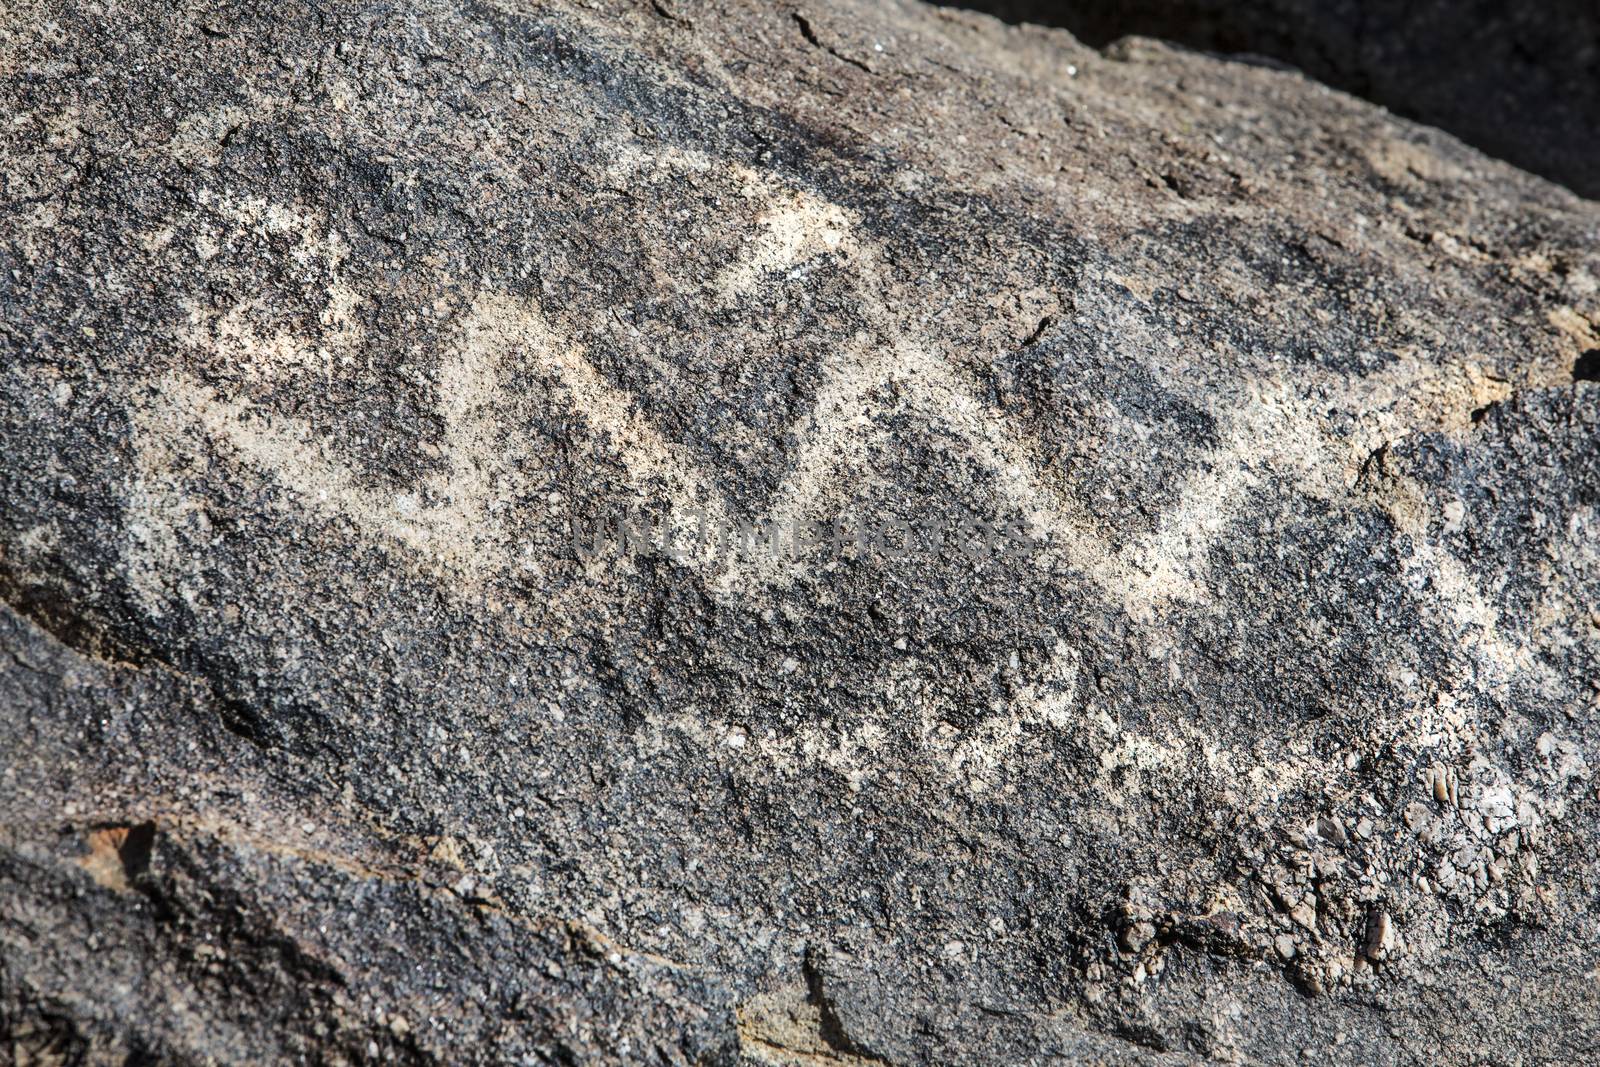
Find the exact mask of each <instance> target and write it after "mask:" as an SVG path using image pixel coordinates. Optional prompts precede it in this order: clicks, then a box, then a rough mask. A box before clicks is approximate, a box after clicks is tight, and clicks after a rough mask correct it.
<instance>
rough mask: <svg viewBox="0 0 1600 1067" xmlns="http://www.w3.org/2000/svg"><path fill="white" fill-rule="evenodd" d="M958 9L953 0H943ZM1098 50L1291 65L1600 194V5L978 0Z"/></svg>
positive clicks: (1429, 0) (1588, 0)
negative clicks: (1188, 51)
mask: <svg viewBox="0 0 1600 1067" xmlns="http://www.w3.org/2000/svg"><path fill="white" fill-rule="evenodd" d="M940 2H947V0H940ZM956 6H963V7H969V8H977V9H979V10H982V11H988V12H990V13H992V14H995V15H998V16H999V17H1001V18H1004V19H1007V20H1009V21H1021V22H1040V23H1044V24H1046V25H1051V26H1061V27H1063V28H1065V29H1067V30H1070V31H1071V32H1072V33H1073V34H1074V35H1075V36H1077V37H1078V39H1079V40H1082V41H1084V42H1085V43H1088V44H1094V45H1101V46H1104V45H1108V44H1111V43H1112V42H1114V41H1116V40H1117V39H1119V38H1121V37H1125V36H1128V35H1130V34H1140V35H1144V36H1148V37H1159V38H1163V39H1165V40H1171V41H1179V42H1182V43H1183V44H1185V45H1187V46H1189V47H1191V48H1199V49H1204V50H1206V51H1210V52H1221V53H1226V54H1233V55H1237V56H1238V57H1239V58H1241V59H1244V58H1252V57H1253V58H1254V59H1255V60H1257V61H1261V60H1266V61H1269V62H1271V61H1276V62H1279V63H1287V64H1290V65H1291V66H1293V67H1296V68H1298V69H1299V70H1302V71H1304V72H1305V73H1306V74H1308V75H1309V76H1311V77H1313V78H1316V79H1317V80H1319V81H1322V82H1325V83H1327V84H1328V85H1332V86H1334V87H1336V88H1339V89H1343V90H1345V91H1346V92H1351V93H1355V94H1356V95H1358V96H1363V97H1366V98H1367V99H1368V100H1372V101H1374V102H1376V103H1379V104H1382V105H1383V106H1385V107H1387V108H1390V109H1391V110H1393V111H1395V112H1397V113H1399V114H1401V115H1405V116H1406V117H1408V118H1412V119H1416V120H1418V121H1421V122H1425V123H1427V124H1428V125H1430V126H1438V127H1440V128H1441V129H1444V130H1448V131H1449V132H1451V133H1453V134H1455V135H1456V136H1457V137H1460V138H1461V139H1462V140H1464V141H1466V142H1468V143H1469V144H1472V145H1474V146H1476V147H1478V148H1480V149H1482V150H1484V151H1485V152H1487V153H1489V154H1490V155H1492V156H1496V157H1498V158H1500V159H1504V160H1507V161H1509V162H1511V163H1514V164H1516V165H1517V166H1519V167H1523V168H1526V169H1527V170H1531V171H1533V172H1534V173H1536V174H1542V175H1544V176H1545V177H1548V178H1551V179H1554V180H1555V181H1558V182H1561V183H1562V184H1564V185H1566V186H1568V187H1569V188H1571V189H1573V190H1575V191H1576V192H1578V193H1580V194H1582V195H1584V196H1588V197H1600V138H1597V137H1595V135H1594V131H1595V130H1596V129H1600V5H1596V4H1595V3H1593V0H1544V2H1542V3H1537V4H1518V3H1493V2H1491V3H1462V2H1461V0H968V2H966V3H964V4H959V5H956Z"/></svg>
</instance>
